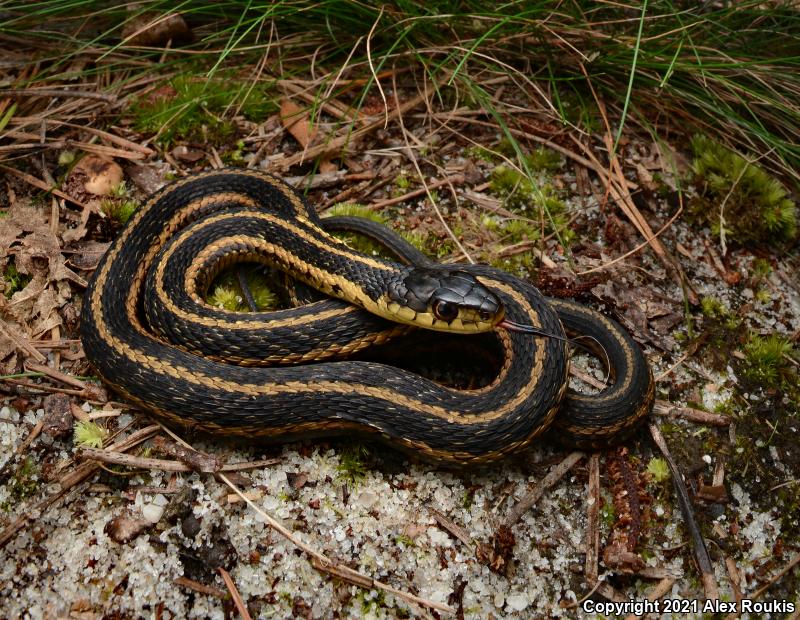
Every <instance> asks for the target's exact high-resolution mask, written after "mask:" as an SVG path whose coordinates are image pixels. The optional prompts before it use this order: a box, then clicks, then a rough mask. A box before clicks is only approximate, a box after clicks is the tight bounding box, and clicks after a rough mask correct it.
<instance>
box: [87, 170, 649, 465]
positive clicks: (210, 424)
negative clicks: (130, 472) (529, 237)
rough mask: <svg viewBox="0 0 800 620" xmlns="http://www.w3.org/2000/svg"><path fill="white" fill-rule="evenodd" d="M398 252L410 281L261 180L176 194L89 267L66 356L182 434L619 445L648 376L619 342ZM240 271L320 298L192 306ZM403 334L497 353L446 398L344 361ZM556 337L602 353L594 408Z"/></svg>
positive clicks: (624, 338) (222, 173)
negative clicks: (444, 337) (221, 277)
mask: <svg viewBox="0 0 800 620" xmlns="http://www.w3.org/2000/svg"><path fill="white" fill-rule="evenodd" d="M351 224H352V223H351ZM340 225H341V222H340ZM342 226H344V227H349V226H348V225H347V224H346V223H345V224H344V225H342ZM354 226H355V227H358V226H357V225H354ZM367 232H368V233H372V234H373V236H378V237H379V236H380V235H381V233H380V231H377V232H375V231H374V227H373V230H371V231H367ZM387 234H388V233H387ZM386 243H387V244H391V243H392V237H391V235H389V236H388V237H387V242H386ZM409 248H410V246H408V244H406V247H405V248H400V250H398V251H397V253H398V254H400V255H401V258H404V259H405V260H406V262H410V263H415V264H402V263H396V262H391V261H387V260H384V259H381V258H377V257H372V256H366V255H363V254H360V253H358V252H355V251H353V250H351V249H350V248H349V247H347V246H346V245H345V244H344V243H342V242H340V241H339V240H337V239H336V238H334V237H332V236H331V235H330V234H329V233H328V232H326V231H325V225H324V220H320V218H319V217H318V216H317V214H316V212H315V211H314V210H313V209H311V208H310V207H309V206H308V205H307V204H306V202H305V200H304V199H303V198H302V197H301V196H300V195H299V194H298V193H297V192H296V191H295V190H294V189H292V188H291V187H289V186H288V185H286V184H285V183H283V182H282V181H280V180H279V179H277V178H275V177H272V176H270V175H267V174H264V173H260V172H255V171H244V170H234V169H224V170H216V171H211V172H206V173H201V174H199V175H195V176H192V177H187V178H185V179H182V180H180V181H177V182H174V183H173V184H171V185H168V186H166V187H165V188H163V189H161V190H159V191H158V192H156V193H155V194H154V195H153V196H151V197H150V199H149V200H148V201H147V202H146V203H145V204H143V205H142V206H141V207H140V208H139V210H138V211H137V212H136V213H135V214H134V215H133V217H132V218H131V220H130V221H129V222H128V223H127V225H126V226H125V227H124V228H123V230H122V231H121V233H120V234H119V235H118V237H117V238H116V239H115V240H114V242H113V243H112V245H111V246H110V248H109V250H108V251H107V252H106V254H105V255H104V256H103V258H102V259H101V261H100V263H99V265H98V267H97V269H96V270H95V273H94V275H93V277H92V279H91V282H90V284H89V288H88V290H87V292H86V295H85V297H84V301H83V309H82V333H81V339H82V342H83V347H84V350H85V352H86V355H87V357H88V359H89V361H90V362H91V363H92V364H93V365H94V367H95V368H96V369H97V371H98V372H99V374H100V376H101V377H102V378H103V379H104V380H105V381H106V382H108V383H109V384H111V385H112V386H113V387H114V388H115V389H117V390H118V391H120V392H121V393H123V394H124V395H125V396H127V397H128V398H130V399H131V400H133V401H134V402H136V403H138V404H139V405H141V406H143V407H144V408H146V409H148V410H150V411H151V412H153V413H154V414H156V415H157V416H160V417H163V418H166V419H168V420H170V421H173V422H176V423H179V424H181V425H183V426H188V427H191V428H196V429H198V430H202V431H207V432H211V433H224V434H233V435H239V436H242V437H252V436H261V437H272V438H279V439H283V438H294V437H296V436H306V435H308V434H314V435H317V434H328V433H343V432H351V431H359V432H368V433H374V434H377V435H378V436H379V437H381V438H384V439H387V440H389V441H390V442H392V443H393V444H394V445H397V446H399V447H403V448H408V449H411V450H413V451H415V452H417V453H419V454H420V455H422V456H425V457H429V458H431V459H434V460H444V461H450V462H456V463H477V462H486V461H491V460H495V459H499V458H501V457H503V456H504V455H506V454H509V453H512V452H514V451H517V450H520V449H521V448H523V447H525V446H527V445H528V444H529V443H530V442H531V441H532V440H533V439H534V438H535V437H537V436H538V435H540V434H541V433H542V432H543V431H545V429H547V428H548V427H549V426H550V425H551V422H552V421H553V420H554V418H558V421H557V423H556V425H555V428H556V433H557V434H558V435H561V436H565V437H568V439H569V442H570V443H573V444H578V445H582V444H595V443H601V442H604V441H606V440H607V439H608V438H610V437H612V436H614V435H615V434H624V433H625V432H626V431H628V430H629V429H631V428H632V427H633V426H634V425H635V424H636V422H637V421H639V420H641V419H642V418H643V417H644V416H646V415H647V414H648V412H649V410H650V408H651V406H652V401H653V380H652V374H651V372H650V370H649V367H648V364H647V362H646V360H645V358H644V356H643V355H642V353H641V351H640V350H639V348H638V346H637V345H636V344H635V343H634V342H633V340H632V339H631V338H630V336H629V335H628V334H627V333H626V332H625V331H624V330H623V329H622V328H621V327H620V326H619V325H617V324H616V323H614V322H613V321H611V320H610V319H608V318H606V317H604V316H603V315H601V314H599V313H597V312H594V311H592V310H589V309H588V308H584V307H583V306H579V305H578V304H576V303H574V302H568V301H565V300H549V301H548V300H546V299H545V298H544V297H542V295H541V294H540V293H539V291H538V290H537V289H536V288H535V287H533V286H532V285H530V284H528V283H526V282H524V281H522V280H520V279H518V278H515V277H513V276H511V275H509V274H507V273H505V272H503V271H501V270H498V269H494V268H491V267H487V266H479V265H469V266H446V265H437V264H434V263H432V262H431V261H428V260H427V259H426V258H424V256H422V255H421V254H420V253H419V252H418V251H416V250H414V249H413V248H410V249H409ZM390 249H391V248H390ZM415 253H416V254H415ZM242 261H245V262H253V261H256V262H265V263H267V264H269V265H271V266H272V267H277V268H278V269H280V270H285V271H287V272H290V274H291V275H292V277H294V278H297V279H298V280H300V281H302V282H305V283H307V284H308V285H310V286H312V287H314V288H316V289H318V290H320V291H321V292H323V293H325V294H326V295H329V296H331V297H332V298H329V299H325V300H323V301H318V302H314V303H311V304H309V305H305V306H301V307H298V308H289V309H285V310H279V311H275V312H270V313H259V312H255V313H231V312H229V311H226V310H222V309H218V308H214V307H211V306H210V305H208V304H207V303H206V302H205V301H204V300H203V295H204V293H205V291H206V289H207V288H208V286H209V285H210V283H211V281H212V280H213V278H214V276H215V275H216V274H217V273H218V272H219V271H220V270H221V269H223V268H224V267H225V266H227V265H230V264H233V263H237V262H242ZM515 325H526V326H529V327H530V328H532V329H534V330H538V331H539V332H541V333H544V334H551V335H552V336H541V335H530V334H523V333H517V332H516V331H513V330H512V329H511V327H512V326H515ZM419 328H424V329H427V330H431V331H429V332H425V333H430V334H431V338H433V337H434V336H435V332H436V331H439V332H459V333H466V334H473V333H478V332H482V333H484V334H489V337H490V338H493V339H494V342H495V345H496V347H497V348H498V349H499V350H500V352H501V362H500V368H499V370H498V371H497V374H496V376H495V377H494V378H493V379H492V380H491V381H490V382H489V383H488V385H485V386H483V387H480V388H478V389H454V388H451V387H447V386H445V385H441V384H439V383H437V382H434V381H432V380H430V379H427V378H425V377H423V376H420V375H418V374H416V373H414V372H412V371H409V370H406V369H403V368H399V367H395V366H391V365H387V364H382V363H376V362H373V361H364V360H362V359H350V356H352V355H353V354H355V353H358V352H360V351H362V350H364V349H366V348H368V347H370V346H373V345H376V344H381V343H385V342H387V341H389V340H390V339H393V338H397V339H399V341H400V342H402V341H403V337H404V334H408V333H409V332H416V333H417V335H419V333H420V332H419V331H418V330H419ZM564 328H566V329H567V332H568V333H570V334H572V333H582V334H588V335H590V336H592V338H594V339H596V341H597V342H598V343H599V346H601V347H602V348H603V350H604V354H605V355H606V356H607V358H608V360H609V362H610V368H609V371H610V373H611V375H612V383H611V385H610V386H609V387H608V388H607V389H605V390H604V391H602V392H601V393H599V394H596V395H591V396H583V395H581V394H578V393H577V392H573V391H572V390H568V389H567V383H568V381H567V368H568V348H567V343H566V340H565V337H564V334H565V332H564ZM473 337H475V336H464V338H473ZM170 340H173V342H170ZM200 342H202V343H203V344H202V345H200V344H198V343H200ZM390 346H391V345H390ZM200 349H203V350H202V351H201V350H200ZM565 395H566V398H565ZM559 409H560V413H559V415H558V416H556V412H557V411H558V410H559Z"/></svg>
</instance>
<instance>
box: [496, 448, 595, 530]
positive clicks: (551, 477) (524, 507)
mask: <svg viewBox="0 0 800 620" xmlns="http://www.w3.org/2000/svg"><path fill="white" fill-rule="evenodd" d="M584 456H585V455H584V454H583V452H572V453H570V454H568V455H567V457H566V458H565V459H564V460H563V461H561V462H560V463H559V464H558V465H556V466H555V467H553V469H551V470H550V471H549V472H548V473H547V475H546V476H545V477H544V478H542V479H541V480H540V481H539V482H538V483H536V484H530V485H528V492H527V493H525V496H524V497H523V498H522V499H520V500H519V501H518V502H517V504H516V505H515V506H514V507H513V508H512V509H511V510H510V511H509V512H508V515H507V516H506V518H505V521H503V525H505V526H506V527H511V526H512V525H514V524H515V523H516V522H517V521H519V520H520V519H521V518H522V515H524V514H525V513H526V512H528V510H530V508H531V506H533V505H534V504H535V503H536V502H538V501H539V498H540V497H541V496H542V495H543V494H544V492H545V491H546V490H547V489H549V488H550V487H551V486H553V485H554V484H555V483H556V482H558V481H559V480H561V478H562V477H563V476H564V474H566V473H567V472H568V471H569V470H570V469H572V468H573V467H574V466H575V464H576V463H577V462H578V461H580V460H581V459H582V458H583V457H584Z"/></svg>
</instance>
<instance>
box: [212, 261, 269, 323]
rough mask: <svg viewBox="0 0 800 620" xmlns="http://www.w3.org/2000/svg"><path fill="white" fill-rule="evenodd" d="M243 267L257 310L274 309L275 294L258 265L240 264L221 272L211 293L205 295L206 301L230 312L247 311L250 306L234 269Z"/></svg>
mask: <svg viewBox="0 0 800 620" xmlns="http://www.w3.org/2000/svg"><path fill="white" fill-rule="evenodd" d="M241 268H243V269H244V270H245V271H244V276H245V280H246V281H247V287H248V288H249V289H250V293H251V294H252V295H253V300H254V301H255V302H256V309H257V310H259V311H265V310H274V309H275V308H277V307H278V298H277V295H275V293H274V292H273V291H272V289H271V288H270V282H269V279H268V278H267V276H265V275H264V273H263V271H262V270H261V269H260V268H259V267H258V266H245V267H242V266H241V265H239V266H237V267H234V268H232V269H230V270H226V271H224V272H223V273H221V274H220V275H219V276H218V277H217V279H216V280H215V281H214V283H213V284H212V286H211V295H208V296H207V297H206V302H207V303H208V304H209V305H212V306H214V307H215V308H222V309H224V310H228V311H230V312H249V311H250V306H249V305H247V300H246V298H245V295H244V291H242V288H241V286H240V285H239V279H238V277H237V273H236V270H237V269H241Z"/></svg>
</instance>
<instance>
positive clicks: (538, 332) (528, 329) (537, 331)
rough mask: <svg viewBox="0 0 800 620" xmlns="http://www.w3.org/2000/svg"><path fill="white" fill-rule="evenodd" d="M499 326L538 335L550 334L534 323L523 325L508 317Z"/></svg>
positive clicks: (512, 330)
mask: <svg viewBox="0 0 800 620" xmlns="http://www.w3.org/2000/svg"><path fill="white" fill-rule="evenodd" d="M497 326H498V327H502V328H503V329H507V330H508V331H510V332H520V333H523V334H535V335H536V336H550V335H551V334H548V333H547V332H543V331H542V330H540V329H537V328H536V327H533V326H532V325H522V324H521V323H514V321H509V320H508V319H503V320H502V321H500V322H499V323H498V324H497Z"/></svg>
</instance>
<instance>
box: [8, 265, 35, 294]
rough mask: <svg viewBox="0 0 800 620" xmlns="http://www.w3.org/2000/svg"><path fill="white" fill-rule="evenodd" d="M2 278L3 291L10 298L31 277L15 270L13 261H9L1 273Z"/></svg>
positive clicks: (25, 284) (22, 287)
mask: <svg viewBox="0 0 800 620" xmlns="http://www.w3.org/2000/svg"><path fill="white" fill-rule="evenodd" d="M3 280H4V284H5V288H4V290H3V293H4V294H5V296H6V297H7V298H9V299H10V298H11V296H12V295H13V294H14V293H16V292H17V291H21V290H22V289H24V288H25V287H26V286H28V283H29V282H30V281H31V277H30V276H29V275H27V274H24V273H20V272H19V271H17V266H16V265H15V264H14V263H13V262H10V263H9V264H8V266H6V270H5V272H4V273H3Z"/></svg>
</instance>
